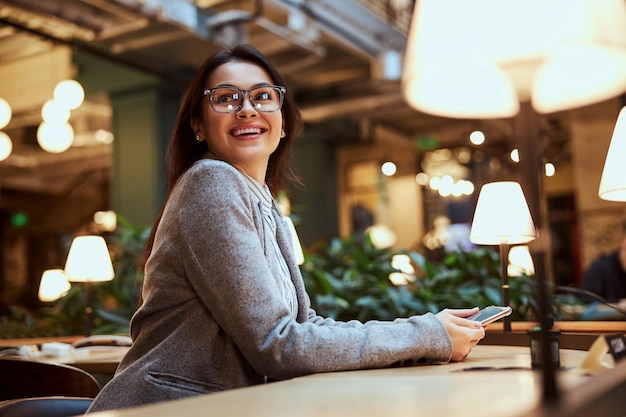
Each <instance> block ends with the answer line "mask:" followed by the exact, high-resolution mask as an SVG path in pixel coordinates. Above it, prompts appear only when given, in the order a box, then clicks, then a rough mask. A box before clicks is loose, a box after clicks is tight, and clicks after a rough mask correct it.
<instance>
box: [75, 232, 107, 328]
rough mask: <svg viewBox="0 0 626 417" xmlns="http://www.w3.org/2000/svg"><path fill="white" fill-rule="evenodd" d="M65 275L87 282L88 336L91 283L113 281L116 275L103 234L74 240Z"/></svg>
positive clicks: (90, 317)
mask: <svg viewBox="0 0 626 417" xmlns="http://www.w3.org/2000/svg"><path fill="white" fill-rule="evenodd" d="M65 275H66V276H67V279H68V280H69V281H71V282H84V283H85V313H86V331H85V333H86V336H90V335H91V323H92V300H91V297H92V294H91V292H92V291H91V284H92V283H94V282H105V281H111V280H112V279H113V278H114V277H115V273H114V271H113V265H112V263H111V256H110V254H109V249H108V248H107V245H106V242H105V241H104V238H103V237H101V236H78V237H76V238H74V240H73V241H72V245H71V246H70V251H69V254H68V255H67V261H66V262H65Z"/></svg>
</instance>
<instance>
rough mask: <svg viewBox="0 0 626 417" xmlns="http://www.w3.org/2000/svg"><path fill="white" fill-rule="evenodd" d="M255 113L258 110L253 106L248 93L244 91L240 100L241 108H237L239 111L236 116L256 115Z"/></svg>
mask: <svg viewBox="0 0 626 417" xmlns="http://www.w3.org/2000/svg"><path fill="white" fill-rule="evenodd" d="M257 113H258V111H257V109H256V108H255V107H254V104H253V103H252V100H251V99H250V93H244V96H243V99H242V101H241V109H239V111H238V112H237V117H249V116H256V115H257Z"/></svg>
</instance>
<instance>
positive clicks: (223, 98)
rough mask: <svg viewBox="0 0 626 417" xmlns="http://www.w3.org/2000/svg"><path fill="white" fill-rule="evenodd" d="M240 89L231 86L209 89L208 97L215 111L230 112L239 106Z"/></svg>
mask: <svg viewBox="0 0 626 417" xmlns="http://www.w3.org/2000/svg"><path fill="white" fill-rule="evenodd" d="M241 96H242V94H241V91H239V90H236V89H233V88H226V87H222V88H216V89H214V90H212V91H211V95H210V97H209V99H210V100H211V105H212V106H213V108H214V109H215V111H216V112H219V113H232V112H234V111H237V110H238V109H239V108H240V107H241Z"/></svg>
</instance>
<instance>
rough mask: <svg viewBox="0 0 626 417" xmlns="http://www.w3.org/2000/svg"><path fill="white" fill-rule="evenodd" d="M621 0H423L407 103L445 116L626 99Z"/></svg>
mask: <svg viewBox="0 0 626 417" xmlns="http://www.w3.org/2000/svg"><path fill="white" fill-rule="evenodd" d="M625 66H626V2H624V1H623V0H507V1H503V0H472V1H468V0H419V1H418V2H417V3H416V6H415V9H414V14H413V19H412V22H411V27H410V29H409V37H408V41H407V48H406V52H405V61H404V69H403V76H402V84H403V92H404V96H405V99H406V100H407V102H408V103H409V104H411V105H412V106H414V107H415V108H416V109H418V110H420V111H424V112H428V113H432V114H438V115H442V116H446V117H458V118H498V117H512V116H515V115H516V114H517V112H518V111H519V106H518V105H517V104H516V103H519V102H523V101H528V100H530V101H532V105H533V107H534V109H535V110H536V111H538V112H540V113H548V112H554V111H562V110H568V109H572V108H575V107H579V106H584V105H589V104H593V103H596V102H598V101H602V100H606V99H609V98H612V97H616V96H618V95H619V94H620V93H622V92H624V91H626V71H623V68H624V67H625Z"/></svg>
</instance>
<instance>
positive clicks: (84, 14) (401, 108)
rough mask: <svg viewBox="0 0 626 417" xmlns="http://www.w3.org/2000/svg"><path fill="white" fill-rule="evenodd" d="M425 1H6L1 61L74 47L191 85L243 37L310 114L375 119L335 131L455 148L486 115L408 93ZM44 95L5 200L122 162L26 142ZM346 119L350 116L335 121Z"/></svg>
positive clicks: (324, 122)
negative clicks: (404, 91) (443, 107)
mask: <svg viewBox="0 0 626 417" xmlns="http://www.w3.org/2000/svg"><path fill="white" fill-rule="evenodd" d="M413 4H414V0H341V1H337V0H307V1H304V0H193V1H192V0H46V1H41V0H0V68H2V67H3V66H7V65H10V64H11V63H12V62H18V61H20V60H24V59H26V58H27V57H30V56H36V55H38V54H42V53H43V52H46V51H49V50H51V49H52V48H54V47H55V46H58V45H67V46H70V47H71V48H72V50H74V51H80V52H81V53H84V54H92V55H95V56H98V57H100V58H105V59H110V60H111V61H114V62H117V63H123V64H125V65H127V66H129V67H132V68H134V69H138V70H141V71H143V72H145V73H147V74H152V75H154V76H157V77H159V78H161V79H163V80H165V81H169V82H172V83H176V84H179V85H181V86H185V85H187V83H188V82H189V80H190V79H191V77H192V75H193V73H194V72H195V70H196V69H197V68H198V67H199V66H200V65H201V63H202V62H203V61H204V59H205V58H206V57H207V56H208V55H209V54H210V53H212V52H213V51H215V50H217V49H219V48H220V47H222V46H223V45H225V44H233V43H237V42H241V41H243V42H248V43H251V44H253V45H255V46H256V47H257V48H259V49H260V50H261V51H262V52H263V53H264V54H265V55H266V56H268V57H269V59H270V60H271V61H272V62H273V63H274V64H275V65H276V66H277V68H278V69H279V71H280V72H281V74H282V75H283V76H284V78H285V79H286V81H287V84H288V86H289V88H290V89H291V90H292V92H293V93H294V96H295V97H296V101H297V103H298V105H299V106H300V108H301V110H302V114H303V117H304V120H305V122H307V123H309V124H316V125H317V126H320V127H321V128H327V129H332V130H335V129H338V127H337V126H342V125H345V124H346V122H348V124H349V125H352V126H361V127H363V126H367V128H361V129H357V131H360V132H361V133H360V134H357V137H351V136H354V133H352V132H354V129H352V130H350V131H349V132H351V133H348V131H343V132H342V131H339V132H336V131H333V133H338V134H337V135H336V136H337V137H338V138H339V139H338V140H339V141H340V142H341V141H345V142H346V143H353V142H355V141H356V142H359V141H367V140H368V139H369V138H367V137H364V136H366V135H367V132H371V131H373V129H370V128H371V127H374V126H376V127H383V128H385V129H388V130H391V131H393V132H394V134H396V135H398V136H400V137H404V138H406V139H407V140H416V139H418V138H420V137H431V138H432V137H436V138H437V141H438V143H439V144H442V145H446V146H452V145H455V144H458V143H461V142H462V141H466V136H467V134H468V133H469V131H470V129H472V128H474V127H478V124H477V122H476V121H469V120H453V119H445V118H440V117H435V116H431V115H427V114H424V113H420V112H418V111H416V110H414V109H412V108H411V107H409V106H408V105H407V104H406V103H405V102H404V100H403V99H402V96H401V93H400V80H399V77H400V74H401V65H402V63H401V60H402V55H403V52H404V48H405V46H406V36H407V33H408V27H409V24H410V19H411V15H412V8H413ZM42 71H43V70H42ZM39 74H44V73H43V72H40V73H39ZM4 98H5V99H7V100H8V101H9V102H11V100H10V98H8V97H4ZM22 98H23V97H22ZM42 104H43V103H41V102H37V103H33V106H32V108H31V109H24V110H23V112H22V114H14V120H13V121H12V122H11V124H10V125H9V126H8V127H7V129H10V128H12V129H14V131H18V130H20V131H21V133H17V134H16V138H14V141H16V142H17V144H16V146H15V148H14V153H13V154H12V155H11V156H10V157H9V158H8V159H7V160H5V161H2V162H0V188H1V189H2V190H0V191H2V195H0V197H4V198H0V208H2V207H3V206H4V207H6V206H7V205H11V204H18V203H11V202H10V199H9V200H7V198H6V197H7V189H9V190H11V189H19V190H27V191H32V192H44V193H53V194H57V195H63V194H67V193H69V191H70V190H72V189H74V190H75V189H76V188H77V187H76V180H75V179H72V178H70V176H68V175H60V174H58V173H59V172H64V171H65V170H66V169H67V168H62V167H63V166H65V167H67V165H68V164H67V160H68V158H69V159H73V160H75V161H77V163H75V164H72V166H74V168H73V169H74V174H75V175H74V177H75V176H77V175H78V176H80V174H81V173H82V172H84V171H87V170H91V169H92V168H93V166H96V167H100V168H101V169H102V170H105V169H107V168H108V167H107V166H106V165H107V164H106V163H103V162H102V161H103V160H105V161H110V159H111V154H110V146H109V147H107V146H101V145H100V146H92V147H91V148H90V149H86V148H85V147H72V148H70V150H69V151H66V153H65V154H66V155H65V156H64V157H58V155H46V154H45V152H44V151H42V150H41V149H39V147H38V146H36V143H34V141H32V140H31V143H27V145H30V146H22V145H23V144H20V143H19V141H20V139H19V137H22V136H25V134H24V129H27V128H30V129H31V130H32V124H33V122H32V120H33V118H35V119H37V118H38V117H39V116H38V112H39V109H40V108H41V105H42ZM87 108H88V109H87V110H84V111H85V112H86V113H87V115H88V116H90V117H91V119H92V122H93V119H94V115H101V116H102V117H108V116H110V114H108V113H107V111H108V110H107V109H106V108H105V107H104V106H101V105H99V104H98V103H91V104H90V105H89V106H87ZM109 111H110V110H109ZM338 120H340V121H341V123H335V122H336V121H338ZM91 124H92V125H93V124H94V123H91ZM97 124H98V123H95V125H97ZM480 127H481V128H482V130H486V131H487V132H488V134H489V133H490V134H491V136H494V137H496V138H508V137H510V136H511V129H512V126H511V122H510V121H502V120H492V121H489V122H484V121H483V122H481V125H480ZM489 130H491V132H489ZM31 133H32V132H31ZM31 136H32V134H31ZM87 154H89V156H88V155H87ZM103 158H104V159H103ZM96 160H97V161H100V162H94V161H96ZM109 164H110V162H109ZM96 177H97V178H100V176H96ZM83 178H84V181H89V180H90V178H92V177H91V176H83ZM85 188H87V187H85ZM9 194H10V193H9Z"/></svg>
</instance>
